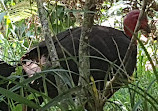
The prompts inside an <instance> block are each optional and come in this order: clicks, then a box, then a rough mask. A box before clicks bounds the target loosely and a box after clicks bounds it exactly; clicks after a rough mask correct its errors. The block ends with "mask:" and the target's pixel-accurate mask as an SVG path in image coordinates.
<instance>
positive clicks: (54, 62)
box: [36, 0, 67, 94]
mask: <svg viewBox="0 0 158 111" xmlns="http://www.w3.org/2000/svg"><path fill="white" fill-rule="evenodd" d="M36 2H37V7H38V12H39V17H40V20H41V24H42V29H43V35H44V37H45V42H46V45H47V49H48V53H49V56H50V59H51V63H52V66H53V67H60V62H59V61H58V60H59V59H58V55H57V52H56V49H55V46H54V42H53V39H52V37H53V36H51V31H50V29H49V25H48V19H47V12H46V10H45V9H44V6H43V2H44V0H36ZM55 80H56V84H57V87H58V93H59V94H61V93H62V92H64V91H65V90H67V88H65V85H64V83H63V81H62V80H61V78H60V77H59V76H55Z"/></svg>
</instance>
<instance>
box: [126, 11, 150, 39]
mask: <svg viewBox="0 0 158 111" xmlns="http://www.w3.org/2000/svg"><path fill="white" fill-rule="evenodd" d="M139 13H140V11H139V10H132V11H131V12H129V13H128V14H127V15H126V16H125V18H124V21H123V24H124V31H125V33H126V35H127V36H129V37H131V38H132V35H133V32H134V29H135V27H136V24H137V21H138V17H139ZM139 29H140V30H144V31H146V32H147V33H150V27H149V25H148V19H147V16H146V15H144V16H143V18H142V20H141V21H140V28H139Z"/></svg>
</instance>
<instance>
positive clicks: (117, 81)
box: [104, 0, 147, 102]
mask: <svg viewBox="0 0 158 111" xmlns="http://www.w3.org/2000/svg"><path fill="white" fill-rule="evenodd" d="M146 5H147V1H146V0H143V5H142V10H141V11H140V14H139V17H138V21H137V24H136V27H135V30H134V34H133V36H132V39H131V42H130V45H129V47H128V50H127V53H126V55H125V58H124V60H123V64H124V65H125V69H126V68H127V66H128V65H127V64H128V60H129V57H130V56H131V54H132V52H133V50H135V41H136V39H137V33H138V31H139V28H140V21H141V20H142V19H143V16H144V15H145V9H146ZM123 64H122V65H123ZM122 65H121V66H122ZM122 75H123V76H121V75H120V73H117V74H116V75H115V76H114V77H113V78H112V80H111V81H109V83H108V84H107V86H106V89H105V97H106V98H107V99H108V98H110V97H111V96H112V95H113V94H114V93H115V92H116V91H117V90H119V89H120V88H121V87H122V86H123V85H125V84H126V83H127V81H128V80H127V79H128V78H127V75H125V74H124V73H123V74H122ZM123 80H124V81H123ZM125 81H126V82H125ZM112 89H113V90H112ZM104 102H106V100H105V101H104Z"/></svg>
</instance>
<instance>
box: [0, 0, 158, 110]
mask: <svg viewBox="0 0 158 111" xmlns="http://www.w3.org/2000/svg"><path fill="white" fill-rule="evenodd" d="M45 1H46V3H45V9H46V10H47V12H48V15H47V16H48V19H49V26H50V29H51V31H52V33H53V34H54V35H55V34H57V33H60V32H62V31H64V30H66V29H68V28H72V27H77V26H80V25H81V24H82V20H83V12H84V11H83V10H82V9H83V6H84V0H58V1H56V0H45ZM155 4H156V2H154V1H152V2H151V1H150V0H149V4H148V11H147V12H148V16H149V23H150V26H151V28H152V33H151V34H149V37H148V38H145V37H144V36H143V34H141V33H139V38H140V39H141V40H142V41H143V44H144V46H145V49H146V50H147V51H148V54H149V55H150V57H151V58H152V61H153V62H154V65H155V66H154V67H156V69H157V71H158V55H157V53H158V43H157V40H158V38H157V37H158V12H157V10H158V9H157V7H158V6H156V5H155ZM157 4H158V3H157ZM140 7H141V0H126V1H125V0H97V7H96V9H97V14H96V16H95V24H99V25H105V26H110V27H115V28H117V29H120V30H123V28H122V27H123V26H122V20H123V17H124V16H125V15H126V13H127V12H129V11H130V10H133V9H139V8H140ZM142 33H144V32H142ZM42 40H44V38H43V35H42V30H41V24H40V21H39V17H38V14H37V6H36V4H35V2H34V1H32V0H30V1H25V0H5V1H3V0H1V4H0V60H3V61H5V62H7V63H9V64H12V65H18V64H19V62H20V58H21V57H22V56H23V55H24V54H25V53H26V52H27V51H28V50H30V49H31V48H32V47H33V46H35V45H36V44H38V43H39V42H40V41H42ZM137 58H138V59H137V61H138V62H137V70H136V71H135V73H134V75H133V77H132V79H133V80H131V84H129V85H128V86H125V87H123V88H122V89H120V90H119V91H118V92H116V93H115V95H114V96H113V97H112V98H111V99H110V100H109V101H108V103H107V104H106V105H105V110H106V111H111V110H113V111H115V110H120V111H131V110H132V111H138V110H141V111H157V110H158V81H157V80H156V75H157V74H154V72H153V68H152V67H151V65H150V61H149V58H148V57H147V56H146V53H145V52H144V48H142V47H141V46H140V45H139V44H138V57H137ZM15 75H16V76H15ZM0 78H1V77H0ZM10 78H11V79H10V84H11V83H12V82H13V83H15V84H17V85H19V84H18V83H16V81H14V79H15V78H19V79H20V81H23V82H22V83H21V84H20V86H22V87H21V95H20V96H19V95H18V96H17V95H16V94H15V93H12V92H14V91H15V90H16V88H17V87H13V88H10V89H8V90H9V91H10V92H7V91H6V90H3V89H0V92H1V91H2V92H3V91H4V92H5V91H6V93H7V95H9V94H10V93H12V94H13V96H7V95H6V96H7V97H9V98H10V99H8V101H9V104H10V106H11V110H12V111H17V109H18V111H22V105H21V104H22V103H25V102H24V101H27V102H28V103H25V104H32V103H31V102H30V101H29V100H31V99H32V98H35V97H38V94H37V95H34V94H32V93H31V94H28V96H27V97H26V98H27V100H26V98H24V97H23V96H24V90H25V89H27V90H29V91H30V92H34V90H33V89H29V88H28V87H27V86H24V85H25V84H28V83H30V82H31V81H32V79H33V78H30V79H26V80H25V76H23V75H22V69H21V67H17V69H16V72H15V73H13V74H12V75H11V77H10ZM34 78H36V77H34ZM37 78H38V77H37ZM8 86H9V85H8ZM73 90H75V89H72V91H73ZM46 95H47V94H46ZM16 97H17V98H19V100H18V99H17V98H16ZM3 98H4V97H3V96H0V101H2V100H3ZM63 98H64V96H62V95H61V96H59V97H58V98H56V99H54V101H56V100H57V101H60V100H62V99H63ZM13 100H15V101H18V102H19V103H21V104H17V103H16V102H15V101H13ZM29 102H30V103H29ZM48 102H49V99H46V102H45V103H43V104H42V105H41V106H44V104H46V103H48ZM69 102H70V108H71V109H72V110H75V111H76V110H78V111H80V110H81V107H80V106H75V104H74V103H72V101H69ZM36 103H38V100H37V101H36ZM54 104H55V103H54ZM54 104H52V105H54ZM37 106H38V105H37V104H33V105H32V107H37ZM19 108H20V109H21V110H19ZM58 108H61V109H62V108H63V106H60V105H58V107H52V108H51V110H52V111H54V110H58Z"/></svg>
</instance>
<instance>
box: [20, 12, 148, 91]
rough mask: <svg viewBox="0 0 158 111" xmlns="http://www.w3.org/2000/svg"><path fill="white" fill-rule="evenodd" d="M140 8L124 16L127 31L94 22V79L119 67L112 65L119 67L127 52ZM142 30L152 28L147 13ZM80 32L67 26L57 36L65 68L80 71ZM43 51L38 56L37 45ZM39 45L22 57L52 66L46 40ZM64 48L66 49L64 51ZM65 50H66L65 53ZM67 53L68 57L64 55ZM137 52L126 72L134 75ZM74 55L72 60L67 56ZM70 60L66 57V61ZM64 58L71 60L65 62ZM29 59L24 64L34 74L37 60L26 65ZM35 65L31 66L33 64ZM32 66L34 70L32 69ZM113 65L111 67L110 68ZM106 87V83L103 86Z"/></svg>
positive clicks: (57, 47) (71, 56)
mask: <svg viewBox="0 0 158 111" xmlns="http://www.w3.org/2000/svg"><path fill="white" fill-rule="evenodd" d="M139 14H140V11H139V10H132V11H130V12H129V13H128V14H127V15H126V16H125V18H124V21H123V24H124V32H123V31H120V30H117V29H114V28H111V27H106V26H99V25H94V26H92V31H91V33H90V37H89V49H90V56H91V57H90V74H91V75H92V76H93V77H94V80H95V81H103V80H104V79H105V75H107V74H106V73H107V71H109V70H110V72H112V71H113V70H114V72H115V70H116V69H117V68H118V67H113V66H112V65H113V64H116V65H117V66H120V64H121V62H122V60H123V59H124V57H125V54H126V51H127V49H128V46H129V44H130V39H131V38H132V35H133V32H134V29H135V26H136V23H137V20H138V17H139ZM140 30H144V31H146V32H150V27H149V25H148V19H147V17H146V15H145V16H144V17H143V19H142V20H141V24H140ZM80 35H81V27H77V28H72V29H68V30H66V31H64V32H61V33H59V34H57V35H56V37H57V40H56V39H54V44H55V48H56V50H57V54H58V57H59V59H62V58H63V59H64V61H60V63H61V66H62V68H64V69H70V71H72V72H76V73H78V64H77V62H76V61H78V50H79V39H80ZM37 47H38V48H39V52H40V60H39V57H38V50H37V49H38V48H37ZM37 47H34V48H33V49H32V50H30V51H29V52H28V53H26V54H25V55H24V56H23V57H22V60H23V61H24V60H31V61H36V63H39V62H40V63H42V64H44V65H46V66H48V67H49V65H50V62H49V61H50V59H49V54H48V50H47V47H46V44H45V41H43V42H41V43H39V45H38V46H37ZM63 49H64V50H63ZM63 52H64V53H63ZM64 55H66V58H65V57H64ZM136 55H137V48H136V46H135V50H134V51H133V52H132V55H131V56H130V57H129V58H131V59H130V61H129V66H127V68H126V72H127V74H128V75H129V76H131V75H132V74H133V71H134V69H135V67H136ZM67 58H71V59H69V60H68V59H67ZM66 59H67V60H66ZM65 60H66V61H67V62H68V64H66V62H65ZM26 63H27V62H25V63H24V64H23V68H24V70H26V72H27V73H28V75H29V73H30V74H33V73H35V72H36V71H35V70H36V68H37V72H38V71H41V70H39V69H40V67H39V66H38V65H37V64H36V63H34V62H29V65H26ZM33 65H34V67H31V66H33ZM31 68H33V69H34V70H32V69H31ZM110 68H111V69H110ZM110 76H111V75H109V76H108V80H109V79H110V78H112V76H111V77H110ZM72 78H73V80H74V82H75V84H78V78H79V77H78V75H75V74H74V75H72ZM101 89H103V83H102V85H101Z"/></svg>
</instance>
